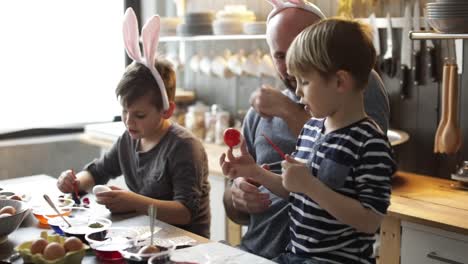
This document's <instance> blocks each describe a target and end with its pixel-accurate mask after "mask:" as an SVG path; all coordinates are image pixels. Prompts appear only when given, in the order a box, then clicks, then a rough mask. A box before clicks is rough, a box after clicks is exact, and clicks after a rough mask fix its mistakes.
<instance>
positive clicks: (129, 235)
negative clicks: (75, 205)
mask: <svg viewBox="0 0 468 264" xmlns="http://www.w3.org/2000/svg"><path fill="white" fill-rule="evenodd" d="M137 236H138V232H137V231H135V230H133V229H130V228H123V227H111V228H108V229H106V230H102V231H97V232H92V233H88V234H86V235H85V239H86V241H87V242H88V243H89V246H90V247H91V248H92V249H93V250H94V253H95V254H96V257H97V258H98V259H100V260H101V261H118V260H122V259H123V257H122V254H121V253H120V251H121V250H125V249H127V248H131V247H134V246H135V242H136V239H137Z"/></svg>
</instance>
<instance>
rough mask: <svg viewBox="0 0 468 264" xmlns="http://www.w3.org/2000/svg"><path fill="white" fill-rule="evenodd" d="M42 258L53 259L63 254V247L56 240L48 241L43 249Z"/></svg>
mask: <svg viewBox="0 0 468 264" xmlns="http://www.w3.org/2000/svg"><path fill="white" fill-rule="evenodd" d="M43 255H44V258H45V259H48V260H54V259H58V258H61V257H63V256H65V249H64V248H63V247H62V245H60V244H59V243H57V242H52V243H49V244H48V245H47V246H46V247H45V249H44V253H43Z"/></svg>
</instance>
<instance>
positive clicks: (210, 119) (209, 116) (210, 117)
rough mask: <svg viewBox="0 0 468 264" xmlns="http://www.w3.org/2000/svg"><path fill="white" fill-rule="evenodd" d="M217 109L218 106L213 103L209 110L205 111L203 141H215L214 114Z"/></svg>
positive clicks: (216, 112)
mask: <svg viewBox="0 0 468 264" xmlns="http://www.w3.org/2000/svg"><path fill="white" fill-rule="evenodd" d="M219 109H220V108H219V106H218V105H216V104H214V105H212V106H211V111H210V112H206V113H205V142H208V143H213V142H215V134H216V115H217V114H218V111H219Z"/></svg>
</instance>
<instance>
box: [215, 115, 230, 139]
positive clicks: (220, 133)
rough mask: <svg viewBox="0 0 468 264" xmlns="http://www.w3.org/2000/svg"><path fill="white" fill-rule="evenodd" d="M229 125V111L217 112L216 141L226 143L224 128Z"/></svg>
mask: <svg viewBox="0 0 468 264" xmlns="http://www.w3.org/2000/svg"><path fill="white" fill-rule="evenodd" d="M228 127H229V112H226V111H220V112H218V113H217V114H216V135H215V143H216V144H220V145H222V144H224V130H226V129H227V128H228Z"/></svg>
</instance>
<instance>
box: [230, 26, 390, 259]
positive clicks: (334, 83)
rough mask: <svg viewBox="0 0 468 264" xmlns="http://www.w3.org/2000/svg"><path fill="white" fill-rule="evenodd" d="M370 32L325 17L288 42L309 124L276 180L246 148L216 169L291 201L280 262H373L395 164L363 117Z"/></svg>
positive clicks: (372, 55) (370, 64)
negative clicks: (308, 116) (285, 244)
mask: <svg viewBox="0 0 468 264" xmlns="http://www.w3.org/2000/svg"><path fill="white" fill-rule="evenodd" d="M369 32H370V31H369V30H368V28H367V27H365V26H364V25H362V24H360V23H358V22H355V21H350V20H342V19H326V20H323V21H321V22H319V23H317V24H315V25H312V26H310V27H308V28H306V29H305V30H304V31H303V32H302V33H301V34H300V35H298V36H297V38H296V39H295V40H294V41H293V43H292V45H291V48H290V49H289V50H288V53H287V57H286V60H287V66H288V71H289V73H290V74H291V75H294V76H295V77H296V79H297V89H296V94H297V95H298V96H300V97H301V103H303V104H304V106H305V109H306V111H308V112H309V113H310V115H311V116H313V118H311V119H310V120H309V121H308V122H307V123H306V124H305V125H304V127H303V129H302V131H301V134H300V136H299V138H298V141H297V144H296V151H295V152H294V153H293V154H292V155H291V156H289V155H287V156H286V160H285V161H283V163H282V168H283V174H282V175H278V174H274V173H272V172H270V171H267V170H264V169H262V168H261V167H259V166H258V165H256V164H255V161H254V159H253V158H252V156H250V155H249V153H248V151H247V148H246V145H245V144H243V145H242V146H241V154H240V156H238V157H235V156H234V155H233V154H232V151H231V150H229V151H228V153H227V160H226V161H224V162H223V164H222V167H223V171H225V172H226V175H228V176H229V177H231V178H236V177H239V176H243V177H248V178H251V179H252V180H254V181H256V182H259V183H260V184H262V185H263V186H265V187H266V188H268V189H269V190H270V191H272V192H273V193H275V194H276V195H279V196H281V197H284V198H289V203H290V208H289V216H290V228H289V229H290V236H291V240H290V242H289V244H288V246H287V248H286V252H285V253H283V254H281V255H280V256H279V257H278V258H277V259H276V260H277V261H278V262H280V263H375V259H374V258H373V247H372V244H373V243H374V235H375V233H376V232H377V231H378V229H379V227H380V223H381V221H382V218H383V216H384V215H385V213H386V210H387V208H388V206H389V204H390V194H391V176H392V175H393V173H394V172H395V170H396V165H395V162H394V159H393V152H392V149H391V146H390V143H389V142H388V139H387V137H386V136H385V134H383V133H382V131H381V129H380V128H379V126H378V125H376V124H375V122H374V121H373V120H372V119H370V118H369V117H368V116H367V115H366V113H365V111H364V103H363V100H364V99H363V91H364V87H366V85H367V80H368V76H369V73H370V71H371V69H372V67H373V66H374V64H375V57H376V55H375V50H374V47H373V46H372V40H371V36H370V33H369Z"/></svg>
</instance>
